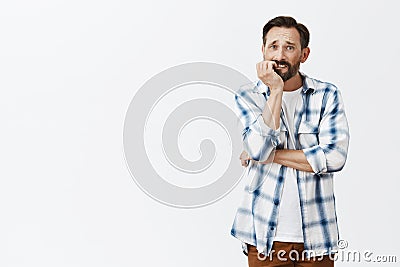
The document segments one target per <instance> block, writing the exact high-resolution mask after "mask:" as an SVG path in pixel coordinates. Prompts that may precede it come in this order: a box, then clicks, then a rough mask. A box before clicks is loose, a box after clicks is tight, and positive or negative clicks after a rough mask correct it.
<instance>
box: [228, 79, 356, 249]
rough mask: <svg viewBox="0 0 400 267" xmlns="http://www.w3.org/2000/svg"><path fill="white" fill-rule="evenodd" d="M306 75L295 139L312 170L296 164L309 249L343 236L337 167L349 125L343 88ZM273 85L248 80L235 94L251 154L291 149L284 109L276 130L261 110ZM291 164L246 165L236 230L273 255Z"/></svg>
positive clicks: (329, 244)
mask: <svg viewBox="0 0 400 267" xmlns="http://www.w3.org/2000/svg"><path fill="white" fill-rule="evenodd" d="M301 75H302V78H303V90H302V92H301V96H302V101H301V100H299V101H298V102H297V105H296V109H295V118H294V137H295V138H294V139H295V146H296V149H301V150H303V152H304V154H305V156H306V158H307V161H308V162H309V164H310V165H311V167H312V169H313V172H304V171H299V170H296V172H297V184H298V190H299V198H300V210H301V217H302V229H303V237H304V247H305V250H307V252H308V253H307V255H309V256H311V255H322V254H328V253H331V252H334V251H337V249H338V247H337V242H338V240H339V233H338V226H337V219H336V210H335V196H334V192H333V173H334V172H336V171H340V170H341V169H342V168H343V166H344V164H345V161H346V158H347V149H348V145H349V130H348V124H347V119H346V115H345V111H344V106H343V102H342V97H341V94H340V91H339V90H338V89H337V88H336V87H335V86H334V85H333V84H330V83H326V82H321V81H318V80H316V79H312V78H309V77H307V76H306V75H304V74H303V73H301ZM268 96H269V88H268V87H267V86H266V85H264V84H263V83H262V82H261V81H258V82H257V84H256V85H254V84H252V85H249V86H244V87H242V88H240V90H239V91H238V92H237V93H236V95H235V101H236V109H237V112H238V117H239V118H240V121H241V123H242V124H243V126H244V129H243V132H242V136H243V145H244V149H245V150H246V151H247V152H248V154H249V156H250V158H252V159H254V160H256V161H265V160H266V159H267V158H268V157H269V156H270V155H271V153H273V152H274V151H275V149H287V148H288V147H290V146H289V141H290V140H289V134H288V127H287V126H286V125H287V120H286V118H285V115H284V112H283V111H281V119H280V129H278V130H273V129H271V128H269V127H268V126H267V125H266V124H265V123H264V121H263V118H262V116H261V114H262V111H263V108H264V106H265V103H266V99H268ZM288 168H289V167H286V166H283V165H280V164H277V163H269V164H260V163H257V162H254V161H251V162H250V164H249V166H248V167H247V169H246V173H245V179H248V185H247V186H246V187H245V189H244V196H243V199H242V202H241V204H240V206H239V208H238V210H237V213H236V216H235V219H234V222H233V226H232V230H231V234H232V235H233V236H234V237H236V238H237V239H239V240H240V241H241V242H242V247H243V251H244V253H245V254H247V246H246V243H247V244H250V245H254V246H256V248H257V250H258V252H260V253H263V254H265V255H267V256H268V255H269V253H270V252H271V248H272V244H273V239H274V236H275V233H276V227H277V224H278V221H277V220H278V212H279V203H280V200H281V195H282V189H283V185H284V180H285V176H286V171H287V169H288Z"/></svg>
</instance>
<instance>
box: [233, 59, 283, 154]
mask: <svg viewBox="0 0 400 267" xmlns="http://www.w3.org/2000/svg"><path fill="white" fill-rule="evenodd" d="M274 64H275V62H273V61H262V62H260V63H258V64H257V66H256V67H257V74H258V77H259V78H260V80H261V81H262V82H263V83H264V84H266V85H267V86H268V87H269V89H270V95H269V97H268V100H267V102H266V104H265V106H264V107H259V106H257V105H256V102H257V101H255V99H254V98H256V97H257V94H253V93H251V92H249V91H240V92H239V93H238V94H237V95H236V96H235V100H236V107H237V110H238V116H239V118H240V119H241V121H242V124H243V126H244V130H243V143H244V149H245V150H246V151H247V153H248V155H249V157H250V158H251V159H253V160H255V161H265V160H267V159H268V158H269V156H270V154H271V152H272V151H273V150H274V149H275V148H276V146H277V145H278V144H279V143H280V140H279V133H280V131H279V125H280V112H281V106H282V94H283V93H282V92H283V81H282V79H281V78H280V77H279V76H278V75H277V74H276V73H275V71H274V70H273V66H274ZM258 96H259V95H258Z"/></svg>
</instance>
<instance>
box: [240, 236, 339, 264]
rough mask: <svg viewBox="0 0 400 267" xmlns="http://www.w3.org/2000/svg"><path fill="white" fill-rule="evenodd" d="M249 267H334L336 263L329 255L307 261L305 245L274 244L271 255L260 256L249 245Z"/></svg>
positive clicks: (254, 248)
mask: <svg viewBox="0 0 400 267" xmlns="http://www.w3.org/2000/svg"><path fill="white" fill-rule="evenodd" d="M247 250H248V262H249V267H272V266H281V267H289V266H292V267H293V266H297V267H333V266H334V261H333V260H332V259H331V258H329V256H328V255H326V256H323V257H315V258H310V259H307V258H306V257H305V255H304V252H303V251H304V245H303V243H287V242H274V244H273V246H272V250H271V253H270V255H268V256H265V255H263V254H258V251H257V249H256V247H255V246H252V245H247Z"/></svg>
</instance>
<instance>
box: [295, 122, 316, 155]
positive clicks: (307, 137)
mask: <svg viewBox="0 0 400 267" xmlns="http://www.w3.org/2000/svg"><path fill="white" fill-rule="evenodd" d="M298 134H299V144H300V148H301V149H304V148H309V147H313V146H316V145H319V137H318V136H319V124H318V122H312V121H302V122H301V123H300V126H299V131H298Z"/></svg>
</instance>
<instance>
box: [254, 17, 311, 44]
mask: <svg viewBox="0 0 400 267" xmlns="http://www.w3.org/2000/svg"><path fill="white" fill-rule="evenodd" d="M272 27H285V28H295V29H296V30H297V31H298V32H299V34H300V44H301V49H303V48H306V47H307V46H308V43H309V42H310V32H309V31H308V29H307V27H306V26H304V25H303V24H301V23H297V21H296V20H295V19H294V18H292V17H285V16H279V17H276V18H273V19H271V20H270V21H268V22H267V24H265V26H264V28H263V37H262V38H263V44H264V46H265V42H266V36H267V33H268V32H269V30H271V28H272Z"/></svg>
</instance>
